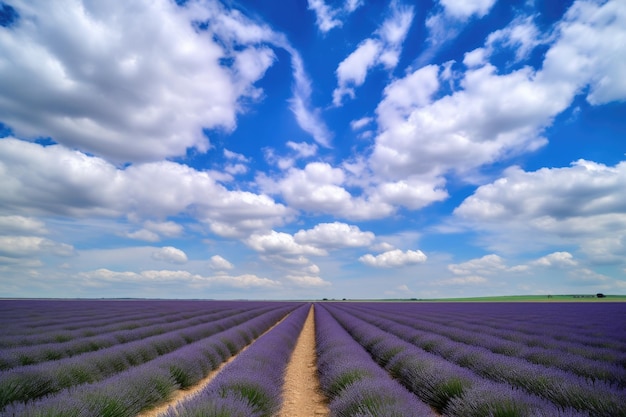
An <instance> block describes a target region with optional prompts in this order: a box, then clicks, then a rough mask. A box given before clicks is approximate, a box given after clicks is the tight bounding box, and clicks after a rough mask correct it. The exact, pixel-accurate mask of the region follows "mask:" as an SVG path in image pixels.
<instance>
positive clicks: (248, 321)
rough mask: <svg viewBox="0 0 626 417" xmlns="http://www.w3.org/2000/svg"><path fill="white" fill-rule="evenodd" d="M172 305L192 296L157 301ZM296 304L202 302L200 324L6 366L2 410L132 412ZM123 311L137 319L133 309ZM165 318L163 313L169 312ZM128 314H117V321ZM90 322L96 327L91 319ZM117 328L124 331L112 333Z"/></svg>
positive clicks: (187, 381)
mask: <svg viewBox="0 0 626 417" xmlns="http://www.w3.org/2000/svg"><path fill="white" fill-rule="evenodd" d="M128 303H131V302H128ZM175 304H179V305H180V307H181V311H184V310H186V309H187V308H188V307H189V305H188V304H187V302H177V303H163V304H160V307H168V308H167V309H164V310H163V311H165V312H166V313H169V314H174V315H175V314H177V313H176V309H175ZM128 305H129V304H125V305H124V309H125V308H127V307H128ZM157 305H159V303H157V304H153V305H152V306H151V308H153V309H154V308H155V307H156V306H157ZM299 305H300V304H296V303H267V302H265V303H253V302H246V303H244V302H240V303H235V302H231V303H211V302H205V303H199V304H196V306H195V307H194V308H195V316H193V317H191V319H194V317H195V318H197V319H198V320H199V321H200V323H199V324H195V325H188V324H189V323H187V320H189V318H185V319H183V320H179V322H178V324H179V326H178V327H177V328H176V329H174V330H171V331H167V332H165V333H162V334H157V335H153V336H147V337H143V338H135V339H133V341H130V342H126V343H118V344H114V345H112V346H109V347H103V348H101V349H99V350H96V351H93V352H88V353H81V354H76V355H73V356H69V357H66V358H63V359H58V360H50V361H43V362H41V363H37V364H34V365H24V366H16V367H13V368H12V369H8V370H6V371H2V372H0V410H2V411H0V415H1V416H41V415H47V416H120V417H123V416H134V415H136V414H137V413H138V412H139V411H140V410H143V409H146V408H149V407H151V406H154V405H155V404H158V403H159V402H162V401H164V400H166V399H167V398H168V397H169V395H170V394H171V393H172V392H173V391H174V390H176V389H179V388H185V387H188V386H191V385H193V384H194V383H196V382H197V381H199V380H200V379H201V378H203V377H204V376H206V375H207V374H208V373H209V372H210V371H211V370H213V369H215V368H216V367H217V366H219V365H220V364H221V363H222V362H224V361H225V360H226V359H227V358H229V357H230V356H232V355H234V354H236V353H237V352H239V351H240V350H241V349H242V348H243V347H244V346H246V345H247V344H249V343H250V342H251V341H252V340H254V339H255V338H257V337H258V336H259V335H260V334H261V333H262V332H264V331H266V330H267V329H268V328H269V327H271V326H272V325H273V324H275V323H276V322H278V321H279V320H280V319H281V318H283V317H284V316H285V315H286V314H288V313H289V312H291V311H293V310H294V309H295V308H297V307H298V306H299ZM137 307H138V310H142V308H145V306H142V305H138V306H137ZM192 310H193V309H192ZM154 312H155V313H156V310H155V311H154ZM189 312H191V310H188V311H187V313H189ZM126 313H128V314H129V316H132V317H134V316H133V314H132V312H131V311H130V310H128V311H126ZM145 313H146V311H142V312H141V313H140V314H145ZM185 314H186V313H185ZM185 314H183V316H185ZM224 314H225V315H226V316H225V317H222V318H219V317H220V316H221V315H224ZM61 315H62V314H61ZM107 315H109V314H108V313H107ZM148 316H150V315H149V314H148ZM161 316H162V317H164V318H165V317H166V316H167V314H161ZM110 317H115V315H114V314H113V315H110ZM94 319H96V318H95V317H94ZM106 320H109V318H107V319H106ZM123 320H124V319H123V318H122V317H121V316H118V322H119V323H122V322H123ZM147 320H151V319H147ZM81 321H82V320H81ZM88 322H90V323H91V324H90V326H93V325H94V324H93V323H94V322H93V321H90V320H88ZM166 322H167V321H164V323H166ZM68 323H69V318H68ZM136 323H139V324H141V322H137V321H136ZM69 326H70V327H73V325H72V324H70V325H69ZM31 327H32V328H34V327H36V326H31ZM146 327H150V325H148V326H146ZM116 331H120V330H112V333H115V332H116ZM136 331H137V332H140V333H142V334H143V332H144V331H145V329H144V328H143V327H142V326H141V325H139V327H137V330H136ZM88 337H90V336H88ZM79 339H80V338H79ZM65 343H70V344H71V343H72V342H71V341H68V342H65ZM44 346H45V344H43V345H41V347H42V348H44ZM28 348H29V349H30V348H32V346H31V347H28Z"/></svg>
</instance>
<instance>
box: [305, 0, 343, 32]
mask: <svg viewBox="0 0 626 417" xmlns="http://www.w3.org/2000/svg"><path fill="white" fill-rule="evenodd" d="M308 7H309V10H313V11H314V12H315V17H316V23H317V27H318V29H319V30H320V31H322V32H324V33H326V32H328V31H329V30H331V29H333V28H336V27H338V26H341V25H342V22H341V20H338V19H336V18H335V17H336V15H337V13H338V10H335V9H332V8H331V7H329V6H328V5H327V4H326V3H324V0H308Z"/></svg>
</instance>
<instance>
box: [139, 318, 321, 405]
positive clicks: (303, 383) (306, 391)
mask: <svg viewBox="0 0 626 417" xmlns="http://www.w3.org/2000/svg"><path fill="white" fill-rule="evenodd" d="M283 320H284V319H283ZM281 321H282V320H280V321H279V322H278V323H280V322H281ZM278 323H276V324H275V325H274V326H272V327H271V328H270V329H268V330H267V331H266V332H265V333H267V332H269V331H271V330H272V329H273V328H274V327H275V326H276V325H278ZM265 333H264V334H265ZM252 343H254V341H253V342H252ZM252 343H251V344H249V345H248V346H246V347H244V348H243V349H242V350H241V352H243V351H244V350H246V349H247V348H248V347H250V346H251V345H252ZM241 352H239V353H238V354H237V355H235V356H231V357H230V358H229V359H228V360H227V361H226V362H224V363H222V364H221V365H220V366H219V367H218V368H217V369H215V370H213V371H211V372H210V373H209V374H208V375H207V376H206V377H205V378H204V379H202V380H200V382H198V383H197V384H196V385H194V386H193V387H191V388H189V389H186V390H179V391H176V393H175V394H174V395H173V396H172V398H171V399H170V400H169V401H168V402H167V403H164V404H161V405H159V406H157V407H155V408H152V409H150V410H147V411H144V412H142V413H140V414H138V415H137V417H159V416H160V415H161V414H163V413H165V412H166V411H167V410H168V409H169V407H175V406H176V405H178V404H180V403H182V402H184V401H187V400H189V399H190V398H191V397H193V396H194V395H197V394H198V393H199V392H200V391H202V390H203V389H204V388H205V387H206V386H207V385H208V384H209V383H210V382H211V381H212V380H213V378H215V376H216V375H217V374H219V373H220V372H221V371H222V370H223V369H224V367H225V366H226V365H227V364H229V363H230V362H232V361H233V360H235V359H236V358H237V356H238V355H239V354H240V353H241ZM316 363H317V362H316V353H315V320H314V307H313V306H311V309H310V310H309V314H308V316H307V319H306V321H305V323H304V327H303V328H302V332H301V333H300V335H299V336H298V340H297V342H296V346H295V348H294V351H293V353H292V355H291V358H290V360H289V363H288V365H287V370H286V373H285V384H284V385H283V406H282V408H281V410H280V413H279V414H278V416H279V417H327V416H328V415H329V411H328V404H327V401H326V398H325V397H324V395H323V394H322V393H321V389H320V385H319V380H318V377H317V366H316Z"/></svg>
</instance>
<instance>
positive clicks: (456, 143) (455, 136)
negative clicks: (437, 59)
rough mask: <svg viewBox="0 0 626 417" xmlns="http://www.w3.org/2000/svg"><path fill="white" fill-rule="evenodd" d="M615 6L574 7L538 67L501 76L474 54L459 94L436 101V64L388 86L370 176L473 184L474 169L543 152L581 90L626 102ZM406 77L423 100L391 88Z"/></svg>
mask: <svg viewBox="0 0 626 417" xmlns="http://www.w3.org/2000/svg"><path fill="white" fill-rule="evenodd" d="M618 3H620V2H612V3H611V2H609V3H605V4H602V5H600V4H597V3H593V4H591V3H586V2H577V3H575V5H574V6H573V7H572V9H571V10H570V11H568V12H567V14H566V17H565V19H564V20H563V22H561V23H560V24H559V25H558V26H557V30H556V31H555V34H554V36H553V37H552V39H553V43H552V45H551V46H550V47H549V49H548V51H547V53H546V55H545V59H544V62H543V65H542V67H541V68H540V69H539V70H535V69H533V68H530V67H522V68H520V69H516V70H514V71H512V72H509V73H499V72H498V70H497V69H496V67H495V66H493V65H491V64H490V63H484V64H483V65H480V61H481V60H480V59H479V57H472V58H468V59H469V61H468V63H471V64H472V65H475V66H472V67H471V68H469V69H468V70H467V71H466V72H465V73H464V74H463V75H462V76H461V78H460V79H459V86H460V89H458V90H456V91H453V92H452V93H450V94H448V95H444V96H442V97H440V98H437V99H436V100H434V101H432V100H431V97H433V93H434V92H436V91H437V88H438V84H437V79H436V77H435V75H436V73H437V67H430V70H429V72H425V71H426V70H425V69H424V68H422V69H420V70H418V72H419V74H420V75H419V76H417V74H418V72H413V73H409V74H407V76H406V77H405V78H403V79H400V80H395V81H394V82H393V83H392V84H390V86H388V87H387V89H386V90H385V97H384V99H383V101H382V102H381V103H380V104H379V106H378V109H377V116H378V124H379V126H380V128H381V129H380V133H379V135H378V136H377V137H376V143H375V147H374V150H373V153H372V156H371V158H370V160H369V163H370V167H371V169H372V171H373V172H374V173H375V174H376V175H378V176H381V177H383V178H385V179H387V180H389V181H398V180H402V179H405V178H407V177H409V176H411V175H420V176H422V177H424V176H426V177H430V178H432V179H434V178H437V177H439V176H442V175H448V174H450V173H456V174H459V175H462V176H463V178H472V177H473V175H472V171H475V170H477V169H479V168H480V167H482V166H484V165H488V164H492V163H494V162H497V161H501V160H505V159H507V158H510V157H511V156H513V155H516V154H520V153H524V152H529V151H534V150H536V149H538V148H539V147H541V146H543V145H544V144H545V143H546V139H545V138H543V137H542V132H543V130H544V129H545V128H547V127H548V126H550V124H551V123H552V121H553V119H554V117H555V116H557V115H558V114H559V113H561V112H563V111H564V110H565V109H567V108H568V107H569V106H570V105H571V103H572V101H573V99H574V98H575V96H576V94H578V93H579V92H580V91H583V89H584V88H585V86H589V87H590V93H589V94H588V96H587V99H588V101H590V103H593V104H599V103H604V102H606V101H608V100H610V99H613V100H615V99H623V98H626V89H623V88H622V83H623V78H621V79H619V80H618V79H617V77H616V76H615V74H617V73H618V72H619V70H618V69H619V68H622V65H626V60H625V59H622V58H621V57H622V56H626V47H625V46H624V45H626V44H623V43H615V42H614V41H613V40H614V39H621V38H622V37H624V36H626V29H625V28H626V24H623V23H624V22H622V19H623V18H624V17H623V15H625V14H626V12H623V11H622V10H621V9H622V8H624V7H623V6H622V7H621V8H620V6H617V4H618ZM582 10H584V11H585V13H583V12H582ZM511 31H512V32H513V29H511ZM498 36H500V35H498ZM502 36H504V35H502ZM506 36H508V38H507V39H511V37H512V36H514V35H512V33H511V34H507V35H506ZM516 39H518V42H517V43H519V42H527V43H530V44H532V43H533V42H532V40H524V41H522V40H519V39H525V38H524V37H523V35H519V36H518V37H517V38H516ZM528 47H529V48H530V46H528ZM621 48H623V50H621ZM618 49H619V53H618ZM481 53H482V52H481ZM470 57H471V55H470ZM481 59H482V58H481ZM564 62H567V65H564V64H563V63H564ZM426 68H428V67H426ZM410 77H416V81H415V82H414V85H416V86H421V87H420V88H417V87H416V88H415V90H416V91H420V92H422V94H423V95H422V96H420V95H417V94H415V93H413V94H406V96H407V99H404V100H401V99H400V98H399V97H402V96H401V95H400V94H399V93H404V92H405V91H410V90H409V89H408V88H395V87H396V86H401V85H402V84H404V83H407V84H408V85H411V84H413V83H409V82H408V81H409V78H410ZM442 77H443V75H442ZM600 80H602V81H600ZM401 83H402V84H401ZM402 86H403V87H404V85H402ZM609 86H610V95H609V93H608V91H609V89H608V88H609ZM605 87H606V89H605ZM396 93H398V94H396ZM424 93H427V94H424ZM413 97H417V98H419V99H415V101H411V99H412V98H413ZM404 103H406V104H404ZM435 183H437V182H436V181H433V184H435Z"/></svg>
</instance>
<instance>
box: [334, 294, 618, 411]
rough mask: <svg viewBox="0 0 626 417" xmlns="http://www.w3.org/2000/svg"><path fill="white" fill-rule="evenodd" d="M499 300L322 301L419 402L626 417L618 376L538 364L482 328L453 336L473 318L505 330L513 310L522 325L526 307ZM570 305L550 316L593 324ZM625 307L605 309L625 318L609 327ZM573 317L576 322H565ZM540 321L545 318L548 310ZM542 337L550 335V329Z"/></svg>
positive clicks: (534, 309)
mask: <svg viewBox="0 0 626 417" xmlns="http://www.w3.org/2000/svg"><path fill="white" fill-rule="evenodd" d="M497 307H498V306H494V305H490V306H485V305H473V304H446V305H436V304H417V303H414V304H395V303H390V304H379V303H376V304H374V303H367V304H358V303H349V304H348V303H332V304H324V308H325V309H327V310H328V311H329V312H330V313H331V314H332V316H333V317H334V318H335V319H336V320H337V321H338V322H339V323H340V324H341V325H342V326H343V328H344V329H345V330H347V331H348V333H350V335H351V336H352V338H354V340H356V341H357V342H358V343H359V344H360V345H361V346H362V347H363V348H365V349H366V350H367V351H368V353H369V355H370V356H371V357H372V358H374V359H375V360H376V361H377V362H378V363H379V365H380V366H382V367H384V368H385V369H386V370H387V371H388V372H389V374H390V375H392V376H394V377H395V378H397V379H398V380H399V381H401V382H402V384H403V385H404V386H405V387H406V388H408V389H409V390H410V391H412V392H413V393H414V394H415V395H417V396H418V397H419V398H420V399H421V400H422V401H424V402H426V403H428V404H429V405H431V406H432V407H433V408H435V409H436V410H438V411H439V412H441V413H444V414H446V415H449V416H486V415H511V416H607V417H608V416H626V390H625V389H624V387H623V386H622V385H620V383H619V382H608V381H606V380H604V379H601V378H586V377H582V376H580V375H577V374H575V373H573V372H568V371H564V370H562V369H559V368H558V367H557V366H546V365H538V364H536V363H532V362H529V361H528V360H526V359H524V358H521V357H518V356H514V355H509V356H508V355H506V354H504V353H495V352H493V351H491V350H489V349H487V348H485V347H483V346H480V343H479V342H480V341H481V340H483V338H484V339H489V337H487V336H486V335H485V334H483V333H480V332H479V333H473V338H472V339H471V340H470V339H467V340H466V341H465V342H461V341H457V340H456V339H463V337H466V336H469V334H468V332H466V331H465V330H463V328H462V327H463V324H462V322H465V323H468V322H471V321H473V322H474V324H475V325H482V326H484V328H485V329H487V328H489V327H492V326H501V327H502V328H503V329H504V328H506V319H507V317H509V318H508V320H510V321H511V324H510V325H511V327H516V323H517V324H519V325H521V322H522V321H523V317H524V311H523V310H519V308H520V307H521V306H517V307H512V306H511V305H504V304H503V305H500V306H499V307H500V308H502V309H503V310H502V312H504V313H507V311H506V310H508V309H515V310H518V311H516V313H517V314H516V315H511V316H507V314H498V310H497ZM526 307H527V308H529V310H527V312H528V313H529V315H530V316H533V315H536V314H540V310H541V308H542V307H541V306H537V305H533V306H529V305H526ZM570 307H571V306H562V308H564V309H565V311H566V312H567V313H568V314H565V315H563V316H562V317H561V318H558V317H557V316H556V315H554V316H553V318H552V320H555V321H557V320H558V321H561V322H562V326H563V327H570V331H572V332H573V331H574V329H580V331H581V332H583V333H585V332H588V331H589V326H588V325H587V326H585V325H583V326H580V323H581V322H583V323H585V322H586V323H587V324H589V323H590V322H592V320H590V318H589V316H590V314H591V313H590V312H588V314H587V313H585V311H584V309H585V305H580V306H579V307H578V308H580V309H583V311H579V315H580V316H581V320H580V321H579V322H576V321H575V320H576V314H574V313H573V310H572V309H571V308H570ZM624 307H626V305H623V306H621V305H620V306H618V307H614V306H611V307H608V308H607V309H606V314H607V316H606V317H605V318H606V319H612V321H613V322H615V321H618V322H619V321H620V320H621V321H622V323H621V326H620V325H619V324H617V325H616V326H614V329H612V330H611V331H617V332H620V330H619V329H622V330H621V332H623V328H624V327H623V319H620V318H621V317H624V314H623V313H624V310H623V309H624ZM483 308H484V309H483ZM615 309H617V310H620V309H621V314H617V315H613V314H616V313H617V311H616V310H615ZM455 310H458V311H456V312H455ZM485 310H489V311H491V313H492V316H486V315H483V314H484V311H485ZM473 312H475V313H476V314H473ZM457 313H460V314H457ZM553 314H554V312H553ZM583 317H584V318H583ZM596 317H597V316H596ZM568 319H569V320H573V321H574V322H573V323H572V322H568ZM541 320H542V321H544V322H545V321H546V320H549V317H543V318H541ZM483 321H484V322H483ZM427 323H430V327H429V328H428V331H424V330H423V329H422V327H424V326H426V324H427ZM435 324H436V325H435ZM548 324H549V323H548ZM549 327H551V328H553V327H555V326H549ZM605 329H609V330H610V329H611V326H610V325H605ZM483 330H484V329H483ZM526 330H527V331H528V333H527V334H531V333H532V334H534V336H533V337H539V336H540V335H541V329H540V328H539V326H538V325H537V324H536V325H535V328H534V329H530V328H527V329H526ZM531 330H532V331H531ZM592 331H596V332H597V331H598V330H597V329H596V330H592ZM455 332H458V333H459V336H458V337H455V336H454V335H455ZM469 333H471V332H469ZM520 333H524V332H521V331H520ZM621 334H622V333H620V335H621ZM445 335H448V336H445ZM545 337H546V338H548V339H550V338H551V336H550V334H549V333H547V334H545ZM574 338H575V336H573V337H572V335H569V337H568V342H567V343H574V342H573V339H574ZM560 339H561V338H560V337H558V336H557V337H556V338H554V340H556V341H559V340H560ZM601 339H602V335H601V334H597V338H596V341H595V342H594V343H591V344H588V345H585V344H581V345H580V346H579V349H581V350H584V348H585V346H588V347H589V348H590V349H593V348H594V347H598V344H603V343H601V342H599V343H598V340H601ZM616 340H618V341H619V340H621V338H620V337H617V338H616ZM616 340H612V341H611V343H610V344H611V347H610V349H613V350H614V353H615V354H618V353H619V352H620V351H621V352H624V346H623V345H621V348H620V345H619V343H621V342H616ZM513 351H514V352H516V350H513ZM616 366H617V367H618V368H620V367H621V366H620V365H616ZM622 369H623V368H622ZM359 372H364V371H363V370H361V371H359ZM359 372H357V374H359Z"/></svg>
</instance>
